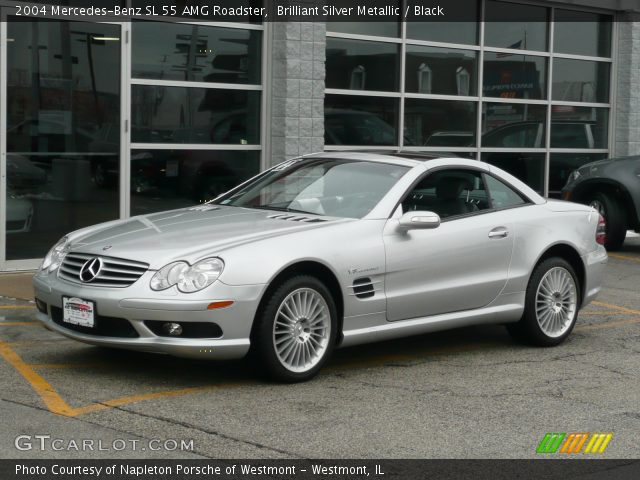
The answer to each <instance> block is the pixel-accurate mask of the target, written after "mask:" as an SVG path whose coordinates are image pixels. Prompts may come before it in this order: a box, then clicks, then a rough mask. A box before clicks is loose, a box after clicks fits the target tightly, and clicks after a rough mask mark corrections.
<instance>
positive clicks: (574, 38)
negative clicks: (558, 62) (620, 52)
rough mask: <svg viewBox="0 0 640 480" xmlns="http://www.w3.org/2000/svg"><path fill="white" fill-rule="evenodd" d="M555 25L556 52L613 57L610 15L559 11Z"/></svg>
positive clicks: (554, 40) (554, 43)
mask: <svg viewBox="0 0 640 480" xmlns="http://www.w3.org/2000/svg"><path fill="white" fill-rule="evenodd" d="M554 23H555V30H554V32H553V50H554V52H558V53H570V54H573V55H587V56H591V57H610V56H611V32H612V21H611V16H610V15H600V14H598V13H589V12H578V11H575V10H561V9H557V10H556V11H555V22H554Z"/></svg>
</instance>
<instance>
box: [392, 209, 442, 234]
mask: <svg viewBox="0 0 640 480" xmlns="http://www.w3.org/2000/svg"><path fill="white" fill-rule="evenodd" d="M439 226H440V215H438V214H437V213H435V212H421V211H419V210H416V211H413V212H407V213H405V214H404V215H402V216H401V217H400V224H399V227H400V229H401V230H405V231H407V230H425V229H431V228H438V227H439Z"/></svg>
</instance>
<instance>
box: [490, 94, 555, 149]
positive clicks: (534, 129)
mask: <svg viewBox="0 0 640 480" xmlns="http://www.w3.org/2000/svg"><path fill="white" fill-rule="evenodd" d="M546 120H547V107H546V106H545V105H528V104H523V103H483V104H482V140H481V146H483V147H493V148H544V147H545V142H546V139H545V131H546V129H545V125H546Z"/></svg>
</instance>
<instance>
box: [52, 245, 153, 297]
mask: <svg viewBox="0 0 640 480" xmlns="http://www.w3.org/2000/svg"><path fill="white" fill-rule="evenodd" d="M92 258H99V259H100V260H102V268H101V269H100V272H99V273H98V276H97V277H96V278H95V279H94V280H92V281H90V282H83V281H82V280H81V279H80V270H81V269H82V266H83V265H84V264H85V263H86V262H87V261H88V260H90V259H92ZM148 268H149V264H148V263H143V262H136V261H133V260H124V259H122V258H114V257H103V256H100V255H89V254H86V253H76V252H73V253H67V255H66V256H65V257H64V260H63V261H62V265H60V269H59V270H58V277H59V278H61V279H63V280H66V281H68V282H72V283H78V284H81V285H88V286H93V287H115V288H124V287H128V286H129V285H132V284H133V283H134V282H135V281H136V280H138V279H139V278H140V277H141V276H142V275H143V274H144V272H146V271H147V269H148Z"/></svg>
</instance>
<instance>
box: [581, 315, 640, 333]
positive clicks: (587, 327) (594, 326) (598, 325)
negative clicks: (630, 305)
mask: <svg viewBox="0 0 640 480" xmlns="http://www.w3.org/2000/svg"><path fill="white" fill-rule="evenodd" d="M635 323H640V318H627V319H624V320H618V321H616V322H607V323H594V324H591V325H578V326H577V327H576V328H575V329H576V330H579V331H581V330H606V329H608V328H617V327H623V326H625V325H633V324H635Z"/></svg>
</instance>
